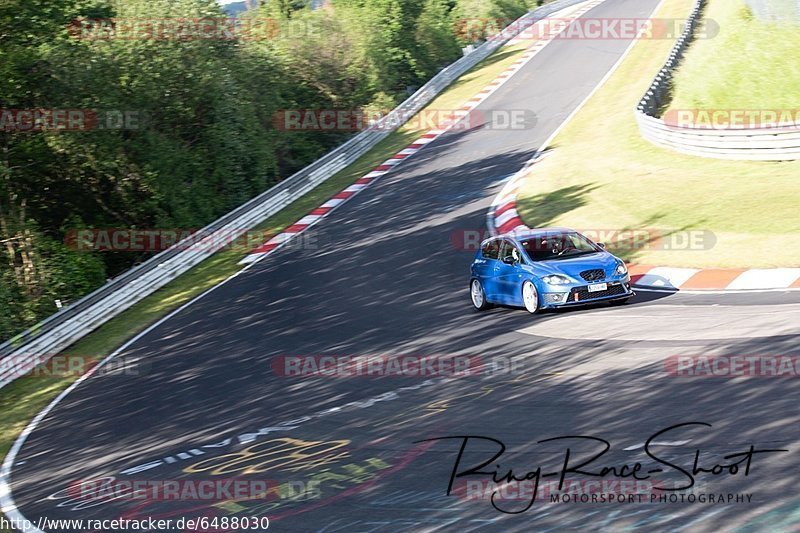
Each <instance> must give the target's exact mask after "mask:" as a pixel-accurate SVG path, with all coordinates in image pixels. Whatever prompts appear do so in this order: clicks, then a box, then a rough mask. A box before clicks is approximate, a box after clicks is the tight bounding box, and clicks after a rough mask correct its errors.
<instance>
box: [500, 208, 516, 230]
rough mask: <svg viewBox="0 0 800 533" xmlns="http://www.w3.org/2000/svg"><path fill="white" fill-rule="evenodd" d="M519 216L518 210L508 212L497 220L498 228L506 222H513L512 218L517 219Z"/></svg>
mask: <svg viewBox="0 0 800 533" xmlns="http://www.w3.org/2000/svg"><path fill="white" fill-rule="evenodd" d="M518 216H519V215H518V214H517V210H516V209H513V208H512V209H509V210H508V211H505V212H503V214H502V215H500V216H499V217H497V218H496V219H495V224H497V227H500V226H502V225H503V224H505V223H506V222H508V221H509V220H511V219H512V218H515V217H518Z"/></svg>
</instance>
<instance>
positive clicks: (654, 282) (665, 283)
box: [636, 267, 700, 289]
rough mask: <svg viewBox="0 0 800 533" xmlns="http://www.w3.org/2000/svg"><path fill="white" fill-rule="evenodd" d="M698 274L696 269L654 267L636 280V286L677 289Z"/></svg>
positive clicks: (698, 270)
mask: <svg viewBox="0 0 800 533" xmlns="http://www.w3.org/2000/svg"><path fill="white" fill-rule="evenodd" d="M698 272H700V269H697V268H672V267H656V268H651V269H650V270H648V271H647V274H645V275H644V276H642V277H641V278H639V279H638V280H636V284H637V285H650V286H653V287H664V288H669V287H673V288H676V289H678V288H680V286H681V285H683V284H684V283H686V281H687V280H688V279H689V278H691V277H692V276H694V275H695V274H697V273H698Z"/></svg>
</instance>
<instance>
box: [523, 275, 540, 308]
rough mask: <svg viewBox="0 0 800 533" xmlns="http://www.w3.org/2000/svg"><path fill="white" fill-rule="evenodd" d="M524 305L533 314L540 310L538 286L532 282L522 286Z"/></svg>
mask: <svg viewBox="0 0 800 533" xmlns="http://www.w3.org/2000/svg"><path fill="white" fill-rule="evenodd" d="M522 303H523V304H525V309H526V310H527V311H528V312H529V313H531V314H533V313H535V312H536V311H538V310H539V293H538V292H536V286H535V285H534V284H533V283H532V282H530V281H526V282H525V283H523V284H522Z"/></svg>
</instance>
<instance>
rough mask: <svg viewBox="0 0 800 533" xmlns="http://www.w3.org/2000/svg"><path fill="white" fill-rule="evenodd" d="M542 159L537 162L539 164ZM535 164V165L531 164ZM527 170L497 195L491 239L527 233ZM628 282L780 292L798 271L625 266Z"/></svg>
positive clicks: (794, 283) (793, 285)
mask: <svg viewBox="0 0 800 533" xmlns="http://www.w3.org/2000/svg"><path fill="white" fill-rule="evenodd" d="M539 160H541V159H538V160H537V161H539ZM534 164H535V162H534ZM530 168H531V167H530V166H527V167H526V168H524V169H523V170H521V171H520V172H518V173H516V174H515V175H514V176H512V177H511V178H510V179H509V181H508V183H506V185H505V187H503V190H501V191H500V194H498V195H497V197H496V198H495V200H494V202H492V206H491V208H490V209H489V214H488V226H489V231H490V233H492V234H493V235H498V234H504V233H513V232H515V231H526V230H528V229H530V228H528V226H526V225H525V223H524V222H523V220H522V218H521V217H520V216H519V213H518V212H517V192H518V190H519V180H520V179H521V178H522V177H523V176H525V175H527V174H528V172H529V171H530ZM628 272H630V275H631V280H632V281H633V284H634V285H635V286H637V287H641V288H646V289H666V290H684V291H686V290H718V291H720V290H721V291H739V290H780V289H788V290H792V289H800V268H752V269H744V268H726V269H723V268H710V269H698V268H674V267H654V266H647V265H636V264H631V265H628Z"/></svg>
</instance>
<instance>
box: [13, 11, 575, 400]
mask: <svg viewBox="0 0 800 533" xmlns="http://www.w3.org/2000/svg"><path fill="white" fill-rule="evenodd" d="M583 1H584V0H556V1H555V2H552V3H549V4H547V5H545V6H542V7H540V8H537V9H536V10H534V11H531V12H529V13H527V14H525V15H524V16H522V17H520V18H519V19H518V20H516V21H515V22H514V23H512V24H510V25H509V26H508V27H507V28H506V29H504V30H503V31H502V32H501V33H499V34H498V35H496V36H494V37H492V38H490V39H489V40H487V41H486V42H485V43H483V44H482V45H480V46H479V47H477V48H476V49H475V50H474V51H473V52H471V53H470V54H469V55H467V56H464V57H462V58H460V59H459V60H458V61H456V62H454V63H453V64H451V65H449V66H447V67H446V68H445V69H443V70H442V71H441V72H439V73H438V74H437V75H436V76H434V77H433V78H432V79H431V80H430V81H428V82H427V83H426V84H425V85H423V86H422V87H421V88H420V89H419V90H418V91H417V92H415V93H414V94H413V95H412V96H410V97H409V98H408V99H407V100H406V101H404V102H403V103H402V104H400V105H399V106H398V107H397V108H396V109H394V110H393V111H392V112H391V113H389V114H388V115H387V116H386V117H385V118H384V119H383V120H382V121H381V122H379V123H378V124H376V125H375V126H373V127H372V128H370V129H367V130H365V131H363V132H361V133H359V134H358V135H355V136H354V137H353V138H352V139H350V140H348V141H347V142H345V143H344V144H342V145H340V146H338V147H337V148H335V149H334V150H332V151H331V152H329V153H327V154H326V155H324V156H323V157H321V158H320V159H318V160H317V161H315V162H313V163H311V164H310V165H308V166H307V167H305V168H304V169H302V170H300V171H299V172H297V173H296V174H293V175H292V176H290V177H288V178H286V179H285V180H283V181H281V182H280V183H278V184H277V185H275V186H274V187H272V188H271V189H269V190H267V191H266V192H264V193H262V194H260V195H259V196H256V197H255V198H253V199H252V200H250V201H248V202H246V203H245V204H243V205H241V206H239V207H238V208H236V209H234V210H233V211H231V212H230V213H228V214H227V215H224V216H223V217H221V218H219V219H218V220H216V221H214V222H212V223H211V224H209V225H208V226H206V227H205V228H203V229H202V230H201V231H200V234H208V235H209V237H208V238H207V239H204V240H202V241H200V242H198V243H193V244H196V246H187V244H189V241H188V240H186V241H181V242H178V243H176V244H175V245H173V246H172V247H170V248H169V249H167V250H164V251H163V252H161V253H159V254H157V255H155V256H153V257H152V258H150V259H149V260H147V261H146V262H144V263H142V264H141V265H138V266H137V267H135V268H132V269H131V270H129V271H127V272H125V273H124V274H122V275H120V276H119V277H117V278H115V279H113V280H111V281H109V282H108V283H106V284H105V285H103V286H102V287H100V288H99V289H97V290H95V291H94V292H92V293H90V294H88V295H86V296H84V297H83V298H81V299H80V300H78V301H77V302H75V303H73V304H71V305H69V306H67V307H65V308H63V309H62V310H61V311H59V312H57V313H55V314H53V315H51V316H50V317H48V318H47V319H45V320H43V321H42V322H40V323H39V324H37V325H36V326H34V327H33V328H31V329H29V330H28V331H25V332H24V333H22V334H20V335H17V336H16V337H14V338H12V339H11V340H9V341H7V342H5V343H3V344H2V345H0V358H9V357H13V362H14V364H13V365H12V364H9V365H2V364H0V388H2V387H4V386H6V385H7V384H9V383H11V382H12V381H14V379H16V378H17V377H18V372H17V370H16V368H15V367H17V368H19V367H20V366H21V367H23V368H24V367H25V366H27V365H28V364H29V363H30V362H32V361H36V360H43V359H46V358H47V357H50V356H52V355H54V354H56V353H58V352H59V351H61V350H64V349H65V348H67V347H69V346H70V345H72V344H73V343H75V342H76V341H77V340H79V339H81V338H82V337H83V336H85V335H86V334H88V333H90V332H91V331H93V330H95V329H97V328H98V327H99V326H101V325H102V324H104V323H105V322H107V321H108V320H111V319H112V318H114V317H115V316H117V315H119V314H120V313H122V312H123V311H125V310H126V309H128V308H130V307H131V306H133V305H134V304H136V303H137V302H139V301H141V300H142V299H144V298H145V297H147V296H148V295H150V294H152V293H153V292H155V291H156V290H158V289H159V288H161V287H163V286H164V285H166V284H167V283H169V282H170V281H171V280H173V279H175V278H176V277H178V276H179V275H181V274H183V273H184V272H186V271H188V270H189V269H191V268H192V267H194V266H195V265H197V264H198V263H200V262H201V261H203V260H204V259H206V258H208V257H209V256H210V255H212V254H213V253H214V252H213V249H214V247H213V246H204V244H207V243H210V242H211V239H214V238H215V237H214V233H215V232H225V233H224V234H225V235H229V236H230V237H231V238H234V237H236V236H238V235H241V234H242V233H244V232H245V231H246V230H247V229H248V228H252V227H253V226H256V225H257V224H259V223H260V222H262V221H264V220H265V219H267V218H269V217H270V216H272V215H273V214H275V213H277V212H278V211H280V210H281V209H283V208H284V207H286V206H287V205H289V204H290V203H292V202H293V201H295V200H297V199H298V198H300V197H301V196H303V195H304V194H306V193H307V192H309V191H311V190H312V189H313V188H315V187H316V186H317V185H319V184H320V183H322V182H324V181H325V180H327V179H328V178H330V177H331V176H333V175H334V174H336V173H337V172H339V171H340V170H342V169H343V168H345V167H346V166H348V165H349V164H351V163H353V162H354V161H356V160H357V159H358V158H359V157H361V156H362V155H364V154H365V153H366V152H367V151H369V150H370V149H371V148H372V147H374V146H375V145H376V144H377V143H378V142H380V141H381V140H382V139H384V138H385V137H386V136H388V135H389V134H390V133H391V131H393V130H394V129H396V128H398V127H400V126H401V125H402V123H403V122H404V119H407V118H409V117H411V116H413V115H414V114H415V113H416V112H418V111H419V110H421V109H422V108H423V107H425V106H426V105H427V104H428V103H429V102H430V101H431V100H433V98H434V97H435V96H436V95H437V94H439V93H440V92H441V91H442V90H443V89H444V88H446V87H447V86H448V85H450V83H452V82H453V81H454V80H456V79H457V78H458V77H460V76H461V75H462V74H464V73H465V72H466V71H468V70H469V69H471V68H472V67H474V66H475V65H476V64H478V63H479V62H480V61H482V60H483V59H485V58H486V57H488V56H489V55H490V54H491V53H492V52H494V51H495V50H497V49H498V48H499V47H500V46H502V45H503V44H505V43H506V42H507V41H509V40H510V39H512V38H513V37H514V36H516V35H517V34H519V33H520V32H521V31H523V30H524V29H526V28H527V27H529V26H530V25H531V24H533V23H534V22H535V21H537V20H540V19H542V18H544V17H547V16H548V15H550V14H552V13H555V12H557V11H559V10H561V9H564V8H566V7H570V6H572V5H575V4H580V3H582V2H583ZM385 121H392V122H389V123H390V124H393V128H386V127H385V126H384V123H385ZM219 234H221V233H217V235H219ZM37 358H38V359H37Z"/></svg>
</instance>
